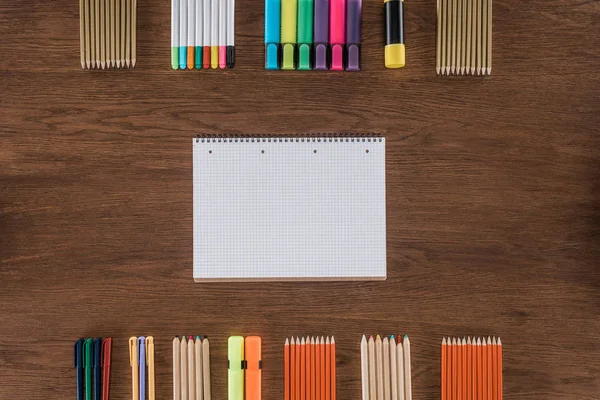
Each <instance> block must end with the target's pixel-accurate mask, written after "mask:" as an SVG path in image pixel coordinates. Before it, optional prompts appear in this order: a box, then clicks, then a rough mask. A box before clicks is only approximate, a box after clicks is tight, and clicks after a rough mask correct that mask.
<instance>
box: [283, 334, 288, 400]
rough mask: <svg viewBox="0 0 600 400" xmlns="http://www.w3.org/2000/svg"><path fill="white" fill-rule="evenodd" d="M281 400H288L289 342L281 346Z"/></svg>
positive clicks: (286, 341)
mask: <svg viewBox="0 0 600 400" xmlns="http://www.w3.org/2000/svg"><path fill="white" fill-rule="evenodd" d="M283 400H290V341H289V339H288V338H285V344H284V346H283Z"/></svg>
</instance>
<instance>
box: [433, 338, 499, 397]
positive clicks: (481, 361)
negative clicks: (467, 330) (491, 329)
mask: <svg viewBox="0 0 600 400" xmlns="http://www.w3.org/2000/svg"><path fill="white" fill-rule="evenodd" d="M441 374H442V376H441V378H442V385H441V388H442V400H501V399H502V342H501V341H500V338H496V337H494V338H492V337H490V336H488V337H487V339H486V338H485V337H477V338H475V337H474V338H471V337H468V338H464V337H463V338H455V337H453V338H449V337H448V338H443V339H442V368H441Z"/></svg>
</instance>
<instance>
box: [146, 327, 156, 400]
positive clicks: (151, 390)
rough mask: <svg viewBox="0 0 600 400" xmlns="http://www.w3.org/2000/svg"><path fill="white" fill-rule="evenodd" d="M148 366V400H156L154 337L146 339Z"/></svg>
mask: <svg viewBox="0 0 600 400" xmlns="http://www.w3.org/2000/svg"><path fill="white" fill-rule="evenodd" d="M146 364H147V365H148V399H149V400H155V399H156V392H155V383H154V376H155V375H154V337H152V336H147V337H146Z"/></svg>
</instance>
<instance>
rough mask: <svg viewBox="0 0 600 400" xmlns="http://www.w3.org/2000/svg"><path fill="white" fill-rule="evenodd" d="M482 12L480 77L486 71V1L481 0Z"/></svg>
mask: <svg viewBox="0 0 600 400" xmlns="http://www.w3.org/2000/svg"><path fill="white" fill-rule="evenodd" d="M481 3H482V8H483V11H482V13H481V35H482V38H481V58H482V60H481V75H485V74H486V71H487V8H488V2H487V0H481Z"/></svg>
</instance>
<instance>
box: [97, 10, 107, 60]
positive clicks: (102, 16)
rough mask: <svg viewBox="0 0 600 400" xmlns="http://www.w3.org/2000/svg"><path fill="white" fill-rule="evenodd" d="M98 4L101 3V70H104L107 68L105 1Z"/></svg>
mask: <svg viewBox="0 0 600 400" xmlns="http://www.w3.org/2000/svg"><path fill="white" fill-rule="evenodd" d="M98 2H99V3H100V18H99V19H100V24H99V25H100V27H99V30H100V35H99V36H100V39H99V42H100V68H102V69H104V68H105V67H106V53H105V37H104V30H105V29H104V21H105V16H104V0H98Z"/></svg>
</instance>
